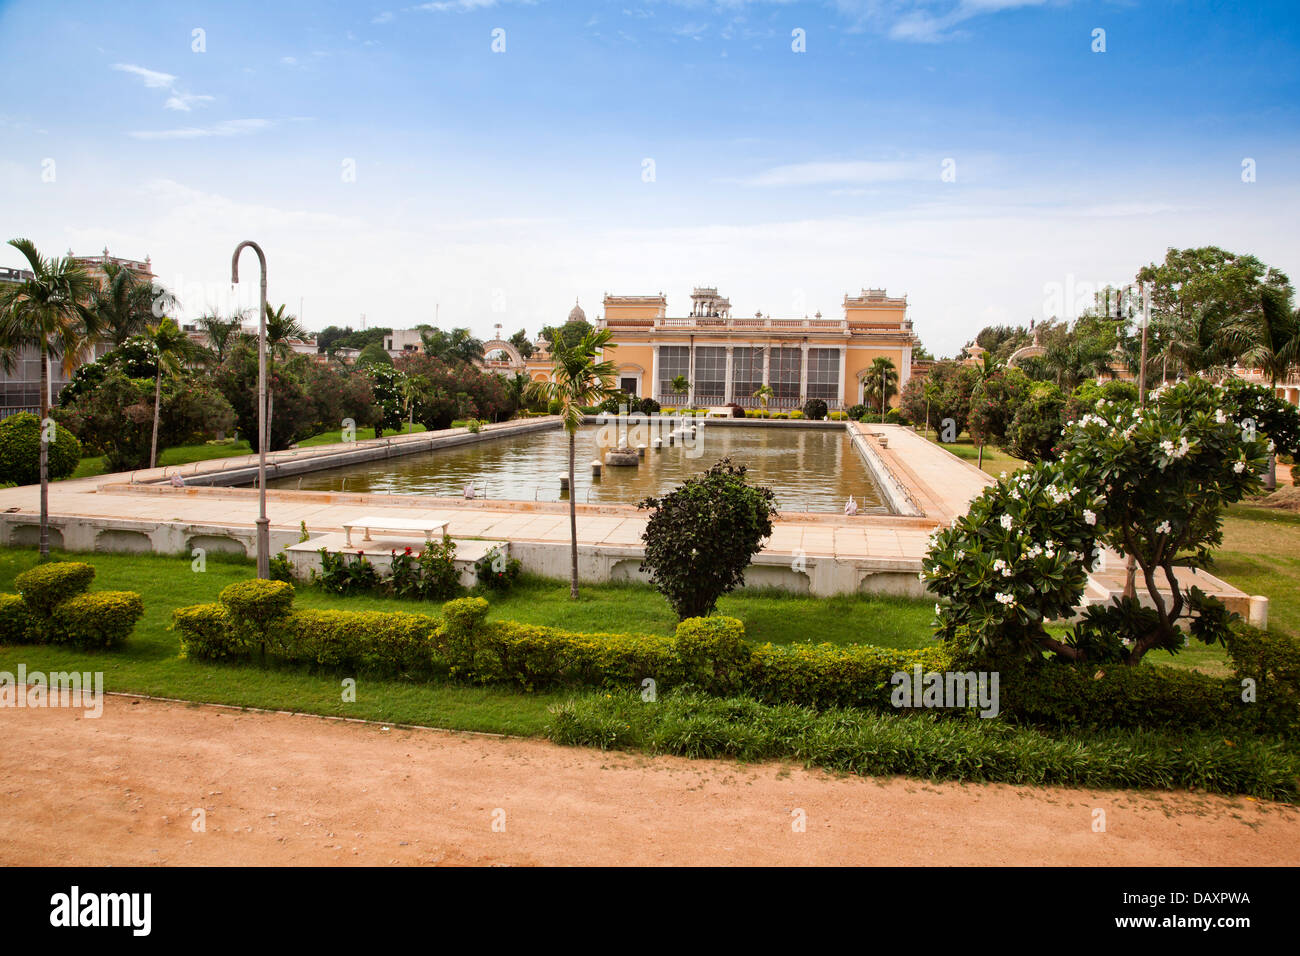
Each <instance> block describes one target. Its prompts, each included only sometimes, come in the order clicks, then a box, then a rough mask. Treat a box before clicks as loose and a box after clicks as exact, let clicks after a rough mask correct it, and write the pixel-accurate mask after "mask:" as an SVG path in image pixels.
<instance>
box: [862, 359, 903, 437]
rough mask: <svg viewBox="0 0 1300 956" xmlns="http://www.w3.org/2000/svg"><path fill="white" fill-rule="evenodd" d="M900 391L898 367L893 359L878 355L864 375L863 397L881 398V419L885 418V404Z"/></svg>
mask: <svg viewBox="0 0 1300 956" xmlns="http://www.w3.org/2000/svg"><path fill="white" fill-rule="evenodd" d="M897 393H898V369H897V368H895V367H894V362H893V360H892V359H889V358H886V357H885V356H883V355H882V356H880V357H878V358H877V359H876V360H875V361H873V362H872V363H871V367H870V368H868V369H867V371H866V373H865V374H864V375H863V376H862V397H863V398H864V399H877V398H878V399H879V400H880V420H881V421H882V422H883V421H884V420H885V406H886V405H887V404H888V403H889V399H890V397H891V396H893V395H896V394H897Z"/></svg>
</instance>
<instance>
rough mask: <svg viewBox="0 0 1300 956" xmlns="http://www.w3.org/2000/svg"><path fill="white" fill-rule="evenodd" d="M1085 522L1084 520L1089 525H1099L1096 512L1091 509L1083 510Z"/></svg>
mask: <svg viewBox="0 0 1300 956" xmlns="http://www.w3.org/2000/svg"><path fill="white" fill-rule="evenodd" d="M1083 520H1084V521H1085V522H1087V523H1088V524H1096V523H1097V513H1096V512H1095V511H1093V510H1092V509H1091V508H1084V509H1083Z"/></svg>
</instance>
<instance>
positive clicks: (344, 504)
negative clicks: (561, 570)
mask: <svg viewBox="0 0 1300 956" xmlns="http://www.w3.org/2000/svg"><path fill="white" fill-rule="evenodd" d="M501 427H503V426H500V425H498V426H489V427H488V428H487V429H485V431H487V432H488V433H490V432H491V431H493V430H495V429H499V428H501ZM868 431H869V432H878V433H880V434H884V435H886V436H888V445H889V447H888V448H885V449H880V454H881V457H882V458H883V459H884V460H885V462H886V464H887V465H888V467H890V469H891V470H893V471H894V472H895V474H897V475H898V476H899V478H900V479H902V480H903V482H904V483H905V484H906V485H907V486H908V488H909V491H910V493H911V494H912V495H913V497H914V498H915V500H916V501H917V502H918V503H919V504H921V506H922V508H923V509H924V510H925V511H926V516H925V517H923V518H906V517H895V516H889V515H860V516H856V517H852V518H849V517H845V516H843V515H834V514H789V515H787V516H786V517H784V518H782V519H781V520H780V521H778V522H777V523H776V527H775V530H774V532H773V534H772V537H771V538H770V540H769V541H768V544H767V547H766V549H765V550H766V551H770V552H773V553H775V554H790V553H793V552H795V551H803V552H804V553H805V554H808V555H810V556H811V555H819V556H834V557H837V558H850V559H851V558H857V557H883V558H905V559H915V560H919V559H920V557H921V556H922V555H923V554H924V552H925V547H926V538H927V537H928V536H929V534H930V531H931V530H932V529H933V528H934V527H935V525H936V524H938V523H941V522H942V523H946V522H947V521H948V519H949V518H951V516H952V515H953V514H957V513H961V512H964V510H965V508H966V507H967V505H968V503H969V501H970V498H971V497H972V496H973V495H975V494H977V493H978V491H979V490H980V489H981V488H983V486H984V484H985V483H987V482H988V481H989V480H991V479H990V478H989V476H987V475H984V474H983V473H982V472H979V471H978V470H976V469H974V468H973V466H971V465H970V464H968V463H967V462H964V461H962V460H961V459H959V458H957V457H956V456H954V455H952V454H950V453H949V452H947V451H944V450H943V449H942V448H939V447H938V446H936V445H934V444H933V443H931V442H928V441H926V440H925V439H924V438H922V437H921V436H919V435H917V434H915V433H914V432H912V431H911V430H910V429H906V428H901V427H898V426H893V425H876V426H871V427H870V428H869V429H868ZM457 433H463V429H454V430H449V431H448V432H447V433H446V434H457ZM428 439H429V436H428V435H427V434H424V435H408V436H399V437H395V438H393V439H390V440H389V439H386V441H391V442H393V443H394V444H399V443H403V442H419V443H427V441H428ZM358 444H361V443H358ZM876 446H877V447H879V443H878V442H876ZM353 447H356V445H322V446H317V447H314V448H311V449H304V450H303V451H301V452H298V453H297V455H296V456H295V457H301V456H302V455H305V454H336V453H337V452H339V451H341V450H346V449H348V448H353ZM276 457H282V456H281V455H278V456H276ZM248 462H256V456H241V457H240V458H236V459H217V460H213V461H207V462H196V463H194V464H191V465H185V466H183V467H182V468H180V469H177V468H159V469H154V470H152V471H139V472H134V473H131V474H130V475H104V476H99V477H95V478H82V479H76V480H69V481H60V482H56V483H54V484H52V485H51V486H50V514H51V515H52V516H66V517H91V518H100V519H120V520H123V521H134V522H141V521H143V522H185V523H188V524H204V525H226V526H231V527H240V528H252V527H254V525H255V522H256V520H257V507H258V505H257V492H256V490H255V489H251V488H212V487H198V486H195V487H185V488H175V487H172V486H171V485H169V484H145V483H146V482H150V481H159V480H161V479H163V478H164V477H167V476H170V475H172V474H174V473H176V472H177V471H178V470H179V471H180V472H181V473H182V474H183V475H185V476H191V475H193V474H197V473H206V472H212V471H221V470H224V469H228V468H234V467H239V466H241V465H244V464H247V463H248ZM132 478H133V479H134V483H131V482H130V481H129V479H132ZM39 501H40V499H39V489H38V488H37V487H36V486H25V487H21V488H6V489H0V511H9V512H14V511H17V512H19V513H23V514H37V513H39ZM267 502H268V503H267V513H268V516H269V517H270V519H271V526H272V528H276V529H280V530H283V531H297V530H298V528H299V525H300V523H302V522H305V523H306V525H307V528H308V530H310V531H311V532H313V533H315V532H320V531H341V530H342V523H343V521H344V520H347V519H350V518H354V517H356V516H357V515H358V513H361V512H374V511H378V512H380V513H383V512H384V511H386V510H388V509H390V508H391V509H395V510H400V512H401V514H402V515H403V516H405V517H412V518H432V519H438V520H445V521H447V522H448V523H449V531H450V533H451V534H452V535H453V536H455V537H461V536H463V537H485V538H497V539H503V540H509V541H536V542H557V543H558V542H565V543H567V542H568V540H569V519H568V505H567V504H565V503H563V502H509V501H482V500H476V501H465V500H463V499H459V498H431V497H418V496H406V495H401V496H393V495H378V494H355V493H334V492H310V491H287V490H279V489H275V490H268V492H267ZM577 510H578V542H579V544H580V545H595V546H606V547H638V546H639V545H640V543H641V534H642V532H643V531H644V529H645V522H646V517H645V515H644V513H642V512H638V511H637V510H636V509H635V508H633V507H631V506H624V505H585V504H579V505H578V508H577Z"/></svg>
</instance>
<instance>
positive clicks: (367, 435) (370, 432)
mask: <svg viewBox="0 0 1300 956" xmlns="http://www.w3.org/2000/svg"><path fill="white" fill-rule="evenodd" d="M422 431H424V426H423V425H421V424H419V423H418V422H417V423H416V424H415V425H413V426H408V425H405V424H403V425H402V430H401V431H400V432H385V433H384V436H383V437H385V438H390V437H393V436H395V435H415V434H417V433H419V432H422ZM355 437H356V440H357V441H369V440H370V439H371V438H374V437H375V430H374V429H373V428H358V429H357V433H356V436H355ZM342 440H343V429H341V428H336V429H334V430H333V431H331V432H321V433H320V434H319V435H312V436H311V438H304V439H303V440H302V441H300V442H298V447H299V448H311V447H313V446H315V445H333V444H337V443H338V442H341V441H342Z"/></svg>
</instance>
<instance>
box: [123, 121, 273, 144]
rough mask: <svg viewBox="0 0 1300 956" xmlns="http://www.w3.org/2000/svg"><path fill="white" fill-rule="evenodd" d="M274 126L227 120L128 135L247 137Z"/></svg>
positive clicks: (149, 137) (151, 138) (148, 137)
mask: <svg viewBox="0 0 1300 956" xmlns="http://www.w3.org/2000/svg"><path fill="white" fill-rule="evenodd" d="M273 125H275V124H273V123H272V122H271V121H270V120H265V119H238V120H225V121H224V122H221V123H216V124H214V125H212V126H183V127H180V128H178V129H157V130H135V131H134V132H131V133H128V134H127V135H128V136H131V137H132V138H134V139H145V140H164V139H204V138H206V137H209V136H247V135H249V134H250V133H259V132H261V131H262V130H264V129H270V128H271V127H272V126H273Z"/></svg>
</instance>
